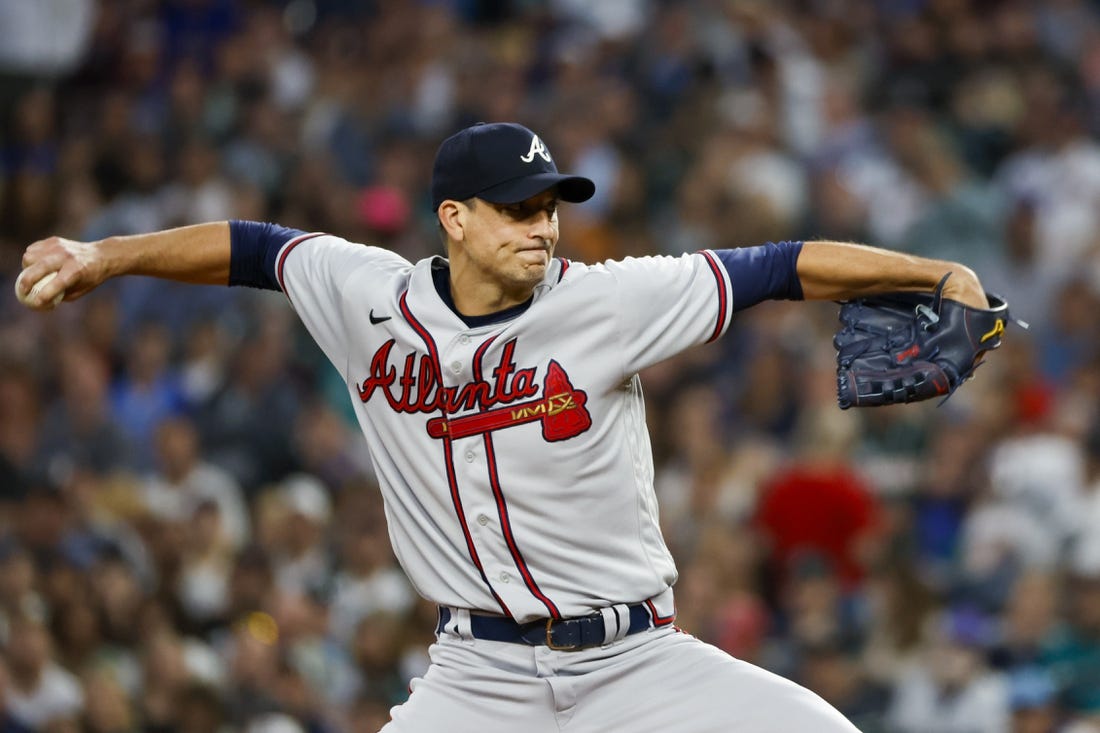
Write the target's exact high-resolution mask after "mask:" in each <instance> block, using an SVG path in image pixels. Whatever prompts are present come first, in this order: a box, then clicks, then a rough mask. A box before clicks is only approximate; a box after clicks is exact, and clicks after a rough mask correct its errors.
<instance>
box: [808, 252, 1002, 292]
mask: <svg viewBox="0 0 1100 733" xmlns="http://www.w3.org/2000/svg"><path fill="white" fill-rule="evenodd" d="M949 272H950V273H951V277H950V278H948V279H947V283H946V284H945V286H944V291H943V294H944V297H946V298H950V299H952V300H957V301H959V302H960V303H964V304H966V305H969V306H973V307H976V308H988V307H989V301H988V300H987V299H986V296H985V290H984V289H983V288H982V284H981V282H980V281H979V280H978V276H977V275H976V274H974V271H973V270H971V269H970V268H969V267H967V266H965V265H962V264H959V263H957V262H949V261H947V260H932V259H927V258H924V257H916V256H914V255H909V254H904V253H901V252H893V251H890V250H885V249H879V248H877V247H869V246H867V245H862V244H848V243H845V242H828V241H818V242H805V243H803V245H802V251H801V253H800V254H799V255H798V260H797V273H798V280H799V283H800V284H801V288H802V296H803V297H804V298H806V299H807V300H851V299H853V298H859V297H862V296H866V295H875V294H877V293H887V292H897V291H902V290H911V291H921V290H923V291H930V290H933V289H934V288H935V287H936V284H937V283H938V282H939V281H940V279H941V278H943V276H944V275H946V274H947V273H949Z"/></svg>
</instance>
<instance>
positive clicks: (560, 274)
mask: <svg viewBox="0 0 1100 733" xmlns="http://www.w3.org/2000/svg"><path fill="white" fill-rule="evenodd" d="M558 262H560V263H561V270H560V271H559V272H558V282H561V279H562V278H563V277H565V271H566V270H568V269H569V260H567V259H565V258H564V257H559V258H558Z"/></svg>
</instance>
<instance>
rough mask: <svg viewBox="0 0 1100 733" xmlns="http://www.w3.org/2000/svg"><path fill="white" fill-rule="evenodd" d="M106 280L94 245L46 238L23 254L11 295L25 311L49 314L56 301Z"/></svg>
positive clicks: (58, 238)
mask: <svg viewBox="0 0 1100 733" xmlns="http://www.w3.org/2000/svg"><path fill="white" fill-rule="evenodd" d="M50 275H55V276H54V277H52V278H49V276H50ZM108 276H109V273H108V271H107V266H106V262H105V261H104V258H103V257H102V256H100V253H99V251H98V248H97V246H96V243H94V242H91V243H89V242H77V241H74V240H71V239H63V238H61V237H50V238H48V239H42V240H39V241H37V242H35V243H34V244H32V245H31V246H29V247H27V250H26V252H24V253H23V271H22V272H21V273H20V274H19V277H18V278H16V281H15V294H16V296H17V297H18V298H19V301H20V302H21V303H23V304H24V305H25V306H27V307H28V308H32V309H34V310H49V309H51V308H53V307H54V306H55V305H57V303H58V302H60V299H64V300H75V299H77V298H79V297H80V296H82V295H84V294H85V293H87V292H89V291H90V290H92V289H94V288H95V287H96V286H98V285H99V284H100V283H102V282H103V281H104V280H106V279H107V278H108Z"/></svg>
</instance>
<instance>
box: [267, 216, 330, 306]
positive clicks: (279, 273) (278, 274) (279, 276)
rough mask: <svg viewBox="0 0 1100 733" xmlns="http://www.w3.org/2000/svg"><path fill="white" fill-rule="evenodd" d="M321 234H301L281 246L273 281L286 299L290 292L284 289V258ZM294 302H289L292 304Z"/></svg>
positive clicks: (288, 297) (288, 298)
mask: <svg viewBox="0 0 1100 733" xmlns="http://www.w3.org/2000/svg"><path fill="white" fill-rule="evenodd" d="M320 236H322V235H321V232H313V233H312V234H303V235H302V236H300V237H295V238H294V239H292V240H290V241H289V242H287V243H286V244H284V245H283V251H282V252H280V253H279V259H278V260H277V261H276V262H275V279H276V280H278V281H279V287H280V288H282V291H283V294H284V295H286V299H287V300H290V292H289V291H288V290H287V289H286V283H285V282H284V281H283V265H284V263H286V256H287V255H288V254H290V250H292V249H294V248H295V247H297V246H298V245H299V244H301V243H302V242H304V241H306V240H307V239H314V238H315V237H320ZM293 302H294V301H291V304H293Z"/></svg>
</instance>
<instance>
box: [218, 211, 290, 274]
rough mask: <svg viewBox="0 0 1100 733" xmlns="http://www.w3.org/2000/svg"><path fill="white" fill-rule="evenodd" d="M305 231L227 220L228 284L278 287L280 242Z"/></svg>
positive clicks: (285, 241) (281, 244)
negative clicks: (228, 249) (277, 261)
mask: <svg viewBox="0 0 1100 733" xmlns="http://www.w3.org/2000/svg"><path fill="white" fill-rule="evenodd" d="M303 234H305V232H303V231H300V230H298V229H290V228H288V227H284V226H279V225H278V224H268V223H264V222H257V221H240V220H236V219H234V220H233V221H230V222H229V237H230V258H229V284H230V285H244V286H247V287H250V288H264V289H265V290H282V288H281V287H279V280H278V278H277V277H276V273H275V269H276V260H277V259H278V256H279V250H280V249H281V248H282V246H283V245H284V244H286V243H287V242H289V241H290V240H291V239H294V238H295V237H300V236H302V235H303Z"/></svg>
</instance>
